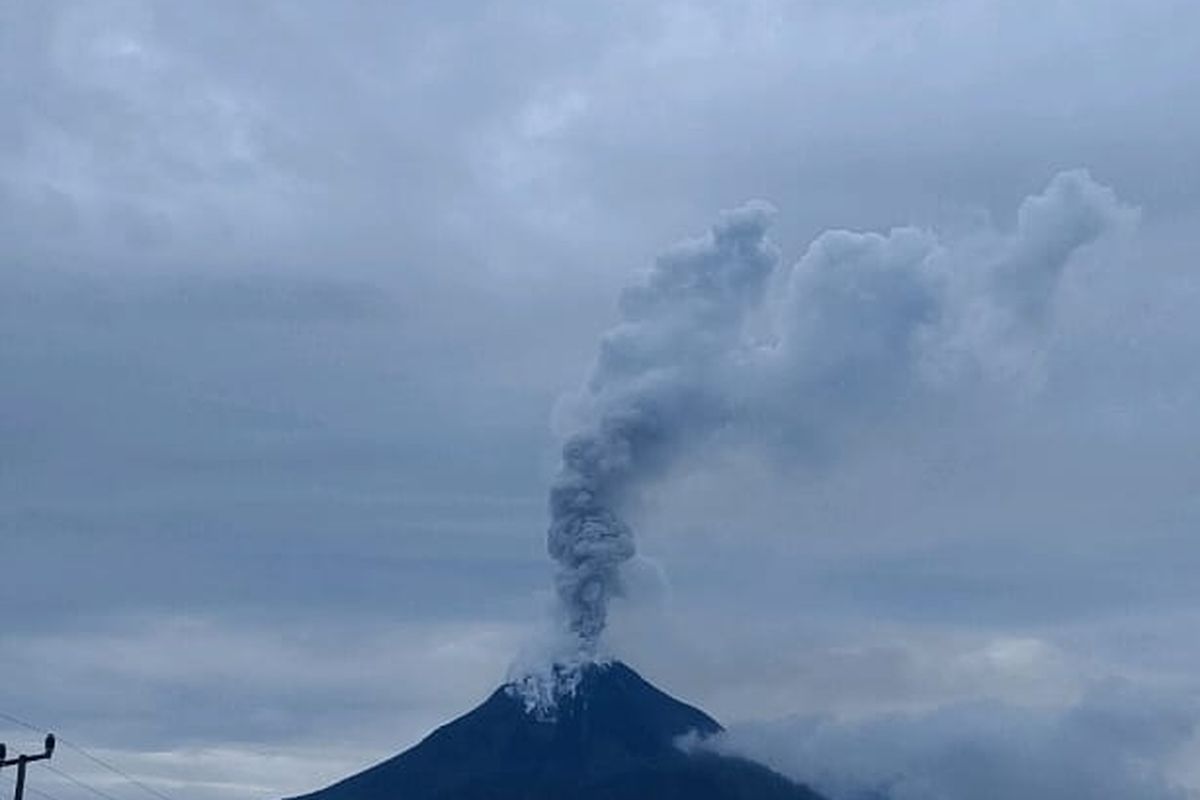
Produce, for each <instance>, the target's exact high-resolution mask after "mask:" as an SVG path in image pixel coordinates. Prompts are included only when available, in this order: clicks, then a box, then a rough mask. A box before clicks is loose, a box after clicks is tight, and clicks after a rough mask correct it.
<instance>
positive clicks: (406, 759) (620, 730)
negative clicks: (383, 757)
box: [296, 663, 822, 800]
mask: <svg viewBox="0 0 1200 800" xmlns="http://www.w3.org/2000/svg"><path fill="white" fill-rule="evenodd" d="M719 730H721V726H720V725H719V724H718V723H717V722H716V721H715V720H714V719H712V717H709V716H708V715H707V714H705V713H704V712H702V711H700V710H699V709H697V708H694V707H692V706H689V705H687V704H685V703H681V702H679V701H678V700H675V699H674V698H672V697H670V696H669V695H667V694H665V693H663V692H661V691H659V690H658V689H656V688H654V687H653V686H651V685H650V684H649V683H647V682H646V681H645V680H643V679H642V678H641V677H640V676H639V675H638V674H637V673H636V672H634V671H633V670H631V669H630V668H629V667H627V666H625V665H624V664H621V663H610V664H604V665H590V666H588V667H586V668H585V669H584V672H583V674H582V675H581V677H580V682H579V685H578V687H577V688H576V690H575V692H574V693H573V694H571V695H568V696H566V697H564V698H562V699H561V700H560V701H559V703H558V704H557V706H556V709H555V714H554V718H553V719H544V718H538V717H537V716H535V715H532V714H530V713H528V712H527V711H526V710H525V707H524V705H523V703H522V701H521V699H520V698H519V697H517V696H515V695H514V694H513V693H512V692H511V691H509V687H501V688H500V689H497V690H496V691H495V692H494V693H493V694H492V696H491V697H489V698H488V699H487V700H486V701H485V702H484V703H483V704H482V705H480V706H479V707H478V708H476V709H475V710H474V711H471V712H470V713H468V714H466V715H464V716H462V717H459V718H458V719H456V720H454V721H453V722H450V723H448V724H446V725H444V726H443V727H441V728H439V729H437V730H436V731H434V732H433V733H432V734H430V735H429V736H428V737H426V738H425V739H424V740H423V741H422V742H421V743H420V744H418V745H416V746H415V747H413V748H412V749H410V750H407V751H405V752H403V753H401V754H400V755H398V756H395V757H393V758H391V759H389V760H387V761H384V762H382V763H380V764H377V765H375V766H374V767H371V768H370V769H368V770H366V771H364V772H361V773H359V774H357V775H354V776H352V777H349V778H346V779H345V780H343V781H340V782H339V783H335V784H334V785H332V786H330V787H328V788H326V789H322V790H320V791H317V792H314V793H312V794H308V795H304V796H303V797H302V798H296V800H484V799H485V798H486V800H551V798H553V799H554V800H565V799H566V798H572V799H573V800H600V798H604V800H626V798H628V799H629V800H633V799H634V798H638V799H639V800H644V799H645V798H655V799H656V800H673V799H674V798H679V800H683V798H687V800H743V799H744V800H822V798H820V796H818V795H817V794H815V793H814V792H812V791H810V790H808V789H806V788H804V787H801V786H797V785H796V784H793V783H791V782H790V781H788V780H786V779H785V778H783V777H781V776H779V775H777V774H775V773H774V772H772V771H770V770H769V769H767V768H766V767H764V766H761V765H759V764H755V763H753V762H750V761H745V760H742V759H737V758H730V757H724V756H718V755H714V754H707V753H702V754H689V753H685V752H683V751H682V750H680V749H679V748H678V747H677V746H676V744H675V740H676V739H677V737H679V736H682V735H684V734H687V733H689V732H694V733H697V734H699V735H709V734H712V733H716V732H717V731H719Z"/></svg>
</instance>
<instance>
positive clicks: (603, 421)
mask: <svg viewBox="0 0 1200 800" xmlns="http://www.w3.org/2000/svg"><path fill="white" fill-rule="evenodd" d="M773 216H774V210H773V209H772V208H771V207H770V206H769V205H768V204H766V203H762V202H757V201H756V202H751V203H748V204H746V205H744V206H742V207H741V208H738V209H735V210H732V211H727V212H724V213H723V214H722V215H721V216H720V218H719V219H718V221H717V223H716V224H715V225H714V226H713V227H712V229H711V230H710V231H709V232H708V233H707V234H706V235H704V236H703V237H701V238H698V239H693V240H688V241H685V242H683V243H681V244H679V245H676V246H675V247H673V248H671V249H669V250H668V251H666V252H665V253H664V254H663V255H662V256H660V257H659V258H658V259H657V260H656V261H655V263H654V265H653V266H652V268H651V269H650V270H649V272H648V273H647V274H646V276H645V279H644V280H643V282H641V283H639V284H637V285H635V286H631V287H629V288H627V289H625V290H624V291H623V292H622V294H621V297H620V302H619V313H620V319H619V322H618V323H617V324H616V325H615V326H614V327H613V328H612V329H610V330H609V331H608V332H607V333H606V334H605V335H604V337H603V339H602V341H601V343H600V350H599V355H598V357H597V360H596V362H595V364H594V366H593V368H592V371H591V375H590V377H589V378H588V380H587V382H586V383H585V385H584V386H583V387H582V388H581V389H580V390H579V392H578V393H577V394H576V395H575V396H574V397H573V398H571V400H572V401H573V403H572V405H573V410H574V416H575V422H576V424H575V428H574V431H573V432H572V433H571V434H570V435H568V436H567V437H566V438H565V441H564V444H563V448H562V461H561V466H560V468H559V471H558V474H557V477H556V478H555V480H554V482H553V485H552V487H551V490H550V498H549V507H550V527H549V532H548V542H547V544H548V550H549V553H550V555H551V556H552V557H553V558H554V559H555V561H557V562H558V572H557V578H556V588H557V595H558V599H559V601H560V606H561V609H562V612H563V618H564V623H565V627H566V628H567V629H568V630H569V632H570V633H571V634H572V637H573V639H574V640H575V642H576V644H577V645H578V654H577V656H578V657H582V658H584V659H587V658H591V657H593V656H594V654H595V653H596V649H597V643H598V641H599V639H600V636H601V634H602V632H603V630H604V627H605V622H606V618H607V610H608V605H609V602H610V600H611V599H612V598H613V597H615V596H618V595H619V594H620V593H621V568H622V565H623V564H625V563H626V562H627V561H629V559H631V558H632V557H633V556H634V555H635V552H636V545H635V541H634V535H633V529H632V527H631V526H630V523H629V521H628V520H627V518H626V516H627V513H628V511H629V507H630V504H631V502H632V501H633V500H634V499H635V498H636V496H637V494H638V492H639V491H641V490H643V489H644V488H645V487H647V486H648V485H652V484H653V482H654V481H655V480H657V479H659V478H662V477H663V476H664V475H665V474H666V473H667V472H668V471H669V470H670V469H671V467H672V465H673V464H675V463H676V462H677V461H678V460H679V459H680V457H681V456H682V455H684V454H685V453H686V452H687V451H689V450H691V449H695V448H699V447H701V446H703V445H705V444H706V443H708V442H710V441H711V440H712V438H713V437H714V435H715V434H718V433H720V434H721V436H722V437H723V438H728V437H734V438H738V439H744V440H748V441H755V440H758V443H760V444H765V445H768V446H772V447H783V448H791V449H794V450H801V451H802V450H804V449H806V448H813V447H816V446H817V445H816V444H815V443H817V442H820V443H821V446H823V447H826V448H829V449H833V450H836V449H837V448H838V446H839V442H840V440H841V439H842V438H843V437H847V436H849V435H850V434H851V433H852V432H853V434H854V435H857V436H862V435H863V432H864V431H870V429H871V428H872V427H873V426H879V425H880V424H883V423H888V422H892V421H895V420H897V419H898V418H900V417H901V416H902V415H906V414H910V413H912V412H913V410H914V408H916V407H919V406H921V405H922V404H923V403H925V402H926V401H928V400H933V399H937V400H938V401H939V402H941V401H953V400H954V398H955V397H956V396H958V395H961V394H965V389H966V387H971V386H979V385H985V386H986V385H991V384H994V383H998V382H1010V381H1013V380H1021V379H1023V378H1025V377H1026V376H1028V375H1030V374H1036V373H1037V371H1038V368H1039V354H1040V352H1041V351H1042V350H1043V349H1044V347H1045V340H1046V337H1047V334H1048V332H1049V331H1050V330H1051V329H1052V322H1053V311H1054V297H1055V294H1056V291H1057V288H1058V286H1059V283H1060V280H1061V277H1062V275H1063V272H1064V270H1065V268H1066V267H1067V265H1068V263H1069V262H1070V260H1071V258H1072V257H1073V256H1074V255H1075V254H1076V253H1077V251H1078V250H1079V249H1080V248H1082V247H1084V246H1086V245H1088V244H1089V243H1091V242H1093V241H1095V240H1096V239H1097V238H1099V237H1100V236H1102V235H1103V234H1105V233H1106V232H1108V231H1110V230H1113V229H1114V228H1117V227H1119V226H1121V225H1122V224H1123V223H1124V222H1126V221H1128V220H1131V219H1132V218H1133V217H1134V216H1135V212H1134V211H1133V210H1131V209H1130V208H1128V207H1126V206H1123V205H1122V204H1121V203H1120V202H1119V201H1118V200H1117V198H1116V196H1115V194H1114V193H1113V192H1112V191H1111V190H1110V189H1108V188H1107V187H1105V186H1102V185H1101V184H1099V183H1097V182H1096V181H1094V180H1093V179H1092V178H1091V177H1090V175H1088V173H1087V172H1086V171H1083V170H1075V171H1070V172H1063V173H1060V174H1058V175H1056V176H1055V177H1054V178H1053V179H1052V180H1051V181H1050V183H1049V184H1048V185H1047V187H1046V188H1045V189H1044V190H1043V191H1042V192H1041V193H1040V194H1037V195H1034V196H1031V197H1028V198H1026V199H1025V200H1024V201H1023V202H1022V204H1021V205H1020V207H1019V209H1018V213H1017V219H1016V225H1015V227H1014V228H1013V230H1011V231H1007V232H1000V231H996V230H993V229H991V228H986V229H983V230H979V231H975V232H972V233H971V234H969V235H965V236H960V237H955V238H944V237H941V236H939V235H937V234H936V233H935V232H933V231H928V230H923V229H917V228H897V229H894V230H892V231H890V232H888V233H886V234H880V233H858V232H851V231H842V230H835V231H827V232H825V233H823V234H821V235H820V236H818V237H817V238H816V239H815V240H814V241H813V242H812V244H811V245H810V246H809V247H808V249H807V251H806V252H805V253H804V255H803V256H802V257H801V258H800V260H799V261H798V262H797V263H796V264H795V266H794V267H793V268H792V270H791V272H790V274H788V275H786V276H779V278H780V279H779V280H776V279H775V276H774V273H775V272H776V270H777V268H778V266H779V264H780V262H781V258H780V254H779V250H778V248H777V247H776V246H775V245H774V244H773V243H772V242H771V241H770V240H769V239H768V237H767V229H768V227H769V226H770V223H771V220H772V218H773ZM772 289H777V290H778V291H779V296H778V297H771V296H769V293H770V290H772ZM751 330H753V331H754V333H755V336H751ZM763 331H767V333H766V334H765V335H764V333H763ZM801 455H803V453H801Z"/></svg>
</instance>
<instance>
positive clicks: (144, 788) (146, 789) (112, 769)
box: [0, 711, 175, 800]
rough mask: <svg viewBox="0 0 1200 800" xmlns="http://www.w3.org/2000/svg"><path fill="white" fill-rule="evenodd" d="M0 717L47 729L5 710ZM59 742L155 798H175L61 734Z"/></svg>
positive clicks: (103, 794) (91, 788)
mask: <svg viewBox="0 0 1200 800" xmlns="http://www.w3.org/2000/svg"><path fill="white" fill-rule="evenodd" d="M0 719H4V720H8V721H9V722H11V723H13V724H14V725H20V726H21V727H22V728H26V729H28V730H31V731H35V732H37V733H43V732H44V730H45V729H44V728H39V727H38V726H37V725H34V724H33V723H32V722H26V721H25V720H23V719H21V718H19V717H14V716H13V715H11V714H7V713H5V712H3V711H0ZM58 743H59V744H62V745H66V746H67V747H68V748H70V749H71V750H74V751H75V752H76V753H78V754H79V755H81V756H83V757H84V758H86V759H87V760H88V761H91V762H92V763H93V764H95V765H97V766H99V767H103V768H104V769H106V770H108V771H109V772H112V773H113V774H115V775H119V776H121V777H122V778H124V779H125V780H126V781H128V782H129V783H132V784H133V785H134V786H136V787H138V788H139V789H141V790H142V791H143V792H146V793H148V794H150V795H153V796H154V797H155V798H157V800H175V799H174V798H173V797H170V796H168V795H166V794H164V793H163V792H160V791H159V790H158V789H155V788H154V787H152V786H147V785H146V784H144V783H142V782H141V781H140V780H138V779H137V778H135V777H133V776H132V775H130V774H129V773H128V772H126V771H125V770H123V769H121V768H120V767H117V766H114V765H113V764H110V763H109V762H107V761H105V760H104V759H102V758H100V757H99V756H94V755H92V754H91V753H89V752H88V751H87V750H84V749H83V747H81V746H80V745H77V744H75V743H74V742H72V741H70V740H68V739H64V738H62V737H61V736H60V737H58ZM54 771H55V772H56V773H59V774H61V775H62V776H63V777H64V778H67V779H68V780H70V781H73V782H75V783H79V784H80V785H81V786H84V788H86V789H88V790H90V791H92V792H93V793H95V794H98V795H99V796H101V797H104V798H107V799H108V800H116V798H114V797H112V796H111V795H108V794H106V793H104V792H102V791H100V790H99V789H96V788H94V787H90V786H87V785H86V784H83V782H82V781H78V780H76V779H75V778H72V777H71V776H69V775H67V774H66V773H63V772H61V770H57V769H56V770H54Z"/></svg>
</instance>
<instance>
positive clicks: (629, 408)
mask: <svg viewBox="0 0 1200 800" xmlns="http://www.w3.org/2000/svg"><path fill="white" fill-rule="evenodd" d="M771 215H772V209H771V208H770V207H769V206H767V205H765V204H759V203H752V204H749V205H747V206H745V207H743V208H740V209H738V210H736V211H729V212H726V213H725V214H723V215H722V216H721V219H720V220H719V221H718V223H717V224H716V225H715V226H714V227H713V229H712V230H711V231H710V232H709V234H708V235H707V236H706V237H704V238H703V239H700V240H696V241H689V242H684V243H682V244H680V245H678V246H676V247H674V248H673V249H671V250H669V251H668V252H666V253H665V254H663V255H662V256H661V257H659V259H658V261H657V262H656V263H655V265H654V268H653V269H652V270H651V272H650V275H649V276H648V277H647V279H646V282H645V283H644V284H642V285H640V286H635V287H631V288H629V289H626V290H625V292H624V293H623V294H622V295H621V301H620V311H621V322H620V323H619V324H618V325H617V326H616V327H615V328H613V329H612V330H611V331H609V332H608V333H607V334H606V335H605V337H604V340H603V342H602V343H601V347H600V356H599V359H598V360H597V363H596V366H595V369H594V371H593V373H592V376H591V379H590V380H589V381H588V384H587V386H586V387H585V390H584V393H583V397H582V398H581V400H583V401H584V402H585V403H586V405H587V406H588V409H587V412H586V413H587V414H588V415H589V417H590V418H589V419H588V422H587V424H586V425H585V426H584V427H583V429H582V430H580V431H579V432H577V433H575V434H574V435H572V436H570V437H569V438H568V439H567V441H566V443H565V444H564V445H563V455H562V467H561V469H560V471H559V473H558V476H557V478H556V480H555V481H554V486H553V488H552V489H551V490H550V516H551V522H550V531H549V536H548V547H549V550H550V555H551V556H552V557H553V558H554V559H555V560H556V561H558V562H559V564H560V569H559V573H558V594H559V597H560V598H561V600H562V605H563V608H564V610H565V611H566V614H567V617H568V624H569V627H570V629H571V630H572V631H574V632H575V633H576V634H578V636H579V637H580V639H581V641H582V642H583V643H584V644H585V645H587V646H588V647H589V648H590V647H591V646H593V645H594V644H595V641H596V638H597V637H598V636H599V635H600V632H601V631H602V630H603V629H604V623H605V617H606V614H607V608H608V601H609V599H610V598H611V597H612V596H613V594H614V593H616V592H617V591H618V590H619V581H620V579H619V568H620V566H621V564H622V563H623V562H625V561H627V560H628V559H630V558H632V557H633V555H634V551H635V548H634V542H633V531H632V530H631V529H630V527H629V524H628V523H627V522H626V521H625V520H624V519H622V508H623V506H624V505H625V504H626V502H627V500H628V498H629V493H630V492H631V490H633V489H635V488H636V487H637V486H639V485H640V484H642V483H643V482H644V481H646V480H647V479H649V478H652V477H654V476H656V475H658V474H660V473H662V472H663V471H664V470H666V469H667V468H668V467H669V466H670V464H671V462H672V461H673V460H674V457H675V454H676V453H677V452H678V450H679V449H680V447H681V445H682V444H683V443H685V442H686V441H687V440H688V439H690V438H693V437H702V436H703V435H704V434H705V433H706V432H707V431H710V430H712V429H713V428H714V427H715V426H719V425H721V424H722V423H723V422H724V421H726V420H727V419H728V418H729V414H730V409H729V407H728V406H727V404H726V402H725V401H726V399H727V398H726V396H725V393H724V391H723V389H722V381H721V380H719V378H720V377H721V375H722V374H723V372H724V369H725V368H726V367H727V366H728V365H727V363H726V362H727V360H728V359H729V357H730V356H731V354H733V353H736V352H738V350H739V349H741V348H742V346H743V339H744V329H745V322H746V317H747V315H748V314H749V313H750V311H751V310H753V309H754V308H755V307H756V306H757V305H758V304H759V302H760V301H761V299H762V296H763V291H764V288H765V286H766V282H767V279H768V278H769V277H770V276H771V273H772V272H773V270H774V268H775V265H776V263H777V262H778V261H779V254H778V252H777V251H776V249H775V248H774V247H773V246H772V245H771V244H770V243H769V242H768V241H767V240H766V230H767V226H768V224H769V223H770V219H771Z"/></svg>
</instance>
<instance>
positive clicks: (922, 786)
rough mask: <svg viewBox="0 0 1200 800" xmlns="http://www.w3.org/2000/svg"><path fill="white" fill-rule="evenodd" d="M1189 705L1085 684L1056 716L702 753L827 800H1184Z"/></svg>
mask: <svg viewBox="0 0 1200 800" xmlns="http://www.w3.org/2000/svg"><path fill="white" fill-rule="evenodd" d="M1198 724H1200V707H1198V706H1197V703H1196V702H1195V699H1194V698H1191V697H1178V696H1172V695H1170V694H1165V693H1155V692H1150V691H1147V690H1144V689H1135V688H1133V687H1131V686H1130V685H1128V684H1126V683H1124V682H1117V681H1113V682H1106V683H1102V684H1100V685H1097V686H1095V687H1093V688H1092V689H1091V690H1089V691H1088V692H1087V693H1085V694H1084V695H1083V697H1082V698H1080V699H1079V700H1078V702H1076V703H1074V704H1072V705H1069V706H1066V707H1063V708H1056V709H1046V708H1029V707H1018V706H1013V705H1006V704H1003V703H997V702H987V703H970V704H955V705H948V706H944V707H941V708H938V709H936V710H933V711H929V712H924V713H919V714H889V715H883V716H873V717H869V718H865V719H859V720H854V721H836V720H833V719H829V718H811V717H810V718H792V719H786V720H781V721H778V722H772V723H761V724H748V725H743V726H739V727H735V728H732V729H731V730H730V731H728V732H727V733H725V734H722V735H721V736H719V737H717V738H716V739H713V740H710V741H708V742H706V743H704V744H702V745H700V746H702V747H708V748H712V749H715V750H717V751H719V752H722V753H730V754H737V755H742V756H747V757H750V758H754V759H756V760H760V761H762V762H764V763H766V764H768V765H770V766H771V767H773V768H774V769H776V770H778V771H780V772H782V773H784V774H786V775H789V776H791V777H793V778H795V779H797V780H801V781H804V782H806V783H808V784H810V785H812V786H814V787H816V788H818V789H820V790H821V791H823V792H825V793H826V794H828V795H829V796H830V797H831V798H833V800H875V799H877V798H887V800H962V799H963V798H971V800H1065V798H1088V800H1118V798H1119V799H1120V800H1129V799H1130V798H1138V800H1188V799H1189V798H1195V797H1200V791H1198V789H1200V787H1188V786H1184V785H1181V784H1180V781H1179V777H1178V775H1177V774H1176V770H1177V768H1178V767H1179V766H1181V765H1183V764H1186V752H1185V751H1187V750H1188V749H1189V748H1192V749H1194V748H1195V747H1196V745H1197V738H1196V737H1197V732H1198V730H1200V728H1198Z"/></svg>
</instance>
